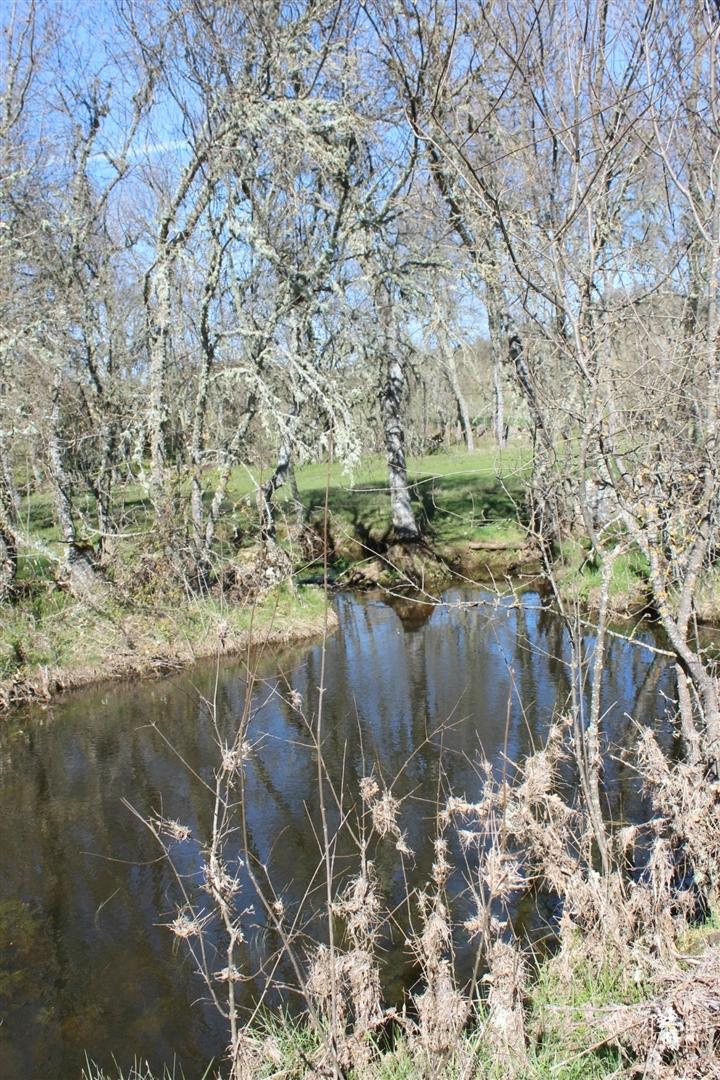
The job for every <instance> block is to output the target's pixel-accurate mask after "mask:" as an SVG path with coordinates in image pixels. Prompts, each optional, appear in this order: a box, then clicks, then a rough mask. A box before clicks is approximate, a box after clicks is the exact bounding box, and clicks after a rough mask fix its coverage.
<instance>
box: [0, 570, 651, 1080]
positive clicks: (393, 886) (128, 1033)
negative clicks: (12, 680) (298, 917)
mask: <svg viewBox="0 0 720 1080" xmlns="http://www.w3.org/2000/svg"><path fill="white" fill-rule="evenodd" d="M444 601H445V603H444V604H443V605H442V606H435V607H432V608H429V609H423V610H422V612H421V615H418V614H417V613H416V611H413V610H411V609H410V608H409V607H408V604H407V602H405V604H404V606H402V607H398V609H397V610H394V609H393V607H392V606H390V605H389V604H388V603H386V602H385V601H384V600H383V599H382V598H380V597H368V596H365V597H362V596H361V597H354V596H340V597H339V598H338V600H337V605H338V609H339V616H340V630H339V631H338V632H337V634H335V635H334V636H333V637H332V638H331V639H330V640H329V642H328V648H327V657H326V663H325V682H326V687H327V690H326V693H325V697H324V732H325V736H324V752H325V757H326V761H327V763H328V767H329V773H330V777H331V779H332V782H333V784H334V786H335V788H336V790H340V788H342V790H343V791H344V793H345V798H346V800H347V801H348V802H352V799H353V798H354V797H355V792H356V790H357V784H358V781H359V779H360V778H361V777H362V776H363V775H366V774H368V773H369V772H370V770H371V769H373V768H374V769H375V772H376V775H379V776H382V777H383V778H384V779H385V780H386V781H387V782H388V783H389V782H391V781H394V788H393V790H394V793H395V794H396V795H398V796H409V800H408V802H407V803H406V806H405V810H404V815H403V820H402V826H403V828H404V829H406V830H407V839H408V843H409V845H410V847H411V848H413V850H414V851H415V852H416V853H417V858H416V861H415V863H414V864H413V865H412V866H410V865H409V866H408V872H409V873H410V874H411V876H414V878H415V880H417V881H422V880H424V879H425V878H426V877H427V874H428V872H429V868H430V861H431V852H430V848H429V844H428V833H429V830H431V828H432V813H431V807H432V804H433V803H434V801H435V799H436V797H437V795H438V793H442V792H443V791H447V790H452V791H453V792H454V793H455V794H457V795H464V796H466V797H467V798H469V799H473V798H475V797H477V795H478V792H479V779H478V771H477V762H478V760H479V755H480V754H481V753H484V754H485V755H487V756H488V757H489V758H490V759H491V760H492V761H493V762H494V763H495V764H496V765H497V767H498V768H500V767H503V762H504V760H505V757H504V755H507V756H508V757H509V758H511V759H512V758H517V757H521V756H522V755H524V754H526V753H528V752H529V751H531V750H532V748H533V747H534V746H537V745H538V744H540V743H542V741H543V738H544V735H545V733H546V731H547V727H548V724H549V723H550V720H551V718H552V717H553V715H554V714H555V713H556V712H557V711H558V710H562V709H564V708H565V707H566V706H567V703H568V699H569V693H570V685H569V681H568V670H567V666H566V663H565V660H564V657H566V655H567V641H566V640H565V634H564V631H563V627H562V625H561V623H560V622H559V621H558V620H557V619H556V618H554V617H552V616H551V615H549V614H548V613H547V612H546V611H544V610H543V609H542V607H541V605H540V603H539V600H538V598H537V597H536V596H535V595H533V594H528V595H526V596H525V597H523V599H522V603H521V604H519V605H517V604H515V605H513V602H511V601H510V600H508V601H502V602H500V605H499V606H494V605H493V604H492V603H489V602H488V601H489V597H488V596H487V594H485V593H483V592H482V591H481V590H454V591H451V592H449V593H448V594H447V595H446V596H445V597H444ZM588 645H591V642H590V641H588ZM320 666H321V652H320V647H319V645H317V644H316V645H311V646H306V647H304V648H302V649H295V650H286V651H284V652H283V653H281V654H275V655H274V656H272V657H267V658H265V659H264V660H262V661H261V662H260V673H261V675H262V676H263V680H264V681H263V682H262V684H260V685H259V686H258V688H257V689H256V691H255V695H254V700H253V718H252V724H251V741H252V743H253V746H254V750H253V755H252V760H251V764H250V766H249V768H248V773H247V797H248V824H249V833H250V843H251V846H252V849H253V851H254V852H255V854H256V856H257V859H258V861H259V862H261V863H263V864H267V866H268V868H269V872H270V874H271V876H272V878H273V881H274V883H275V886H276V887H277V888H278V890H279V891H281V893H282V896H283V899H284V901H285V902H286V904H287V905H288V908H289V909H290V910H292V909H293V906H294V905H295V906H297V905H298V904H299V903H300V902H301V900H302V899H303V898H305V910H306V912H307V913H308V915H310V914H311V912H312V910H313V905H314V903H315V902H316V899H317V901H318V902H319V897H316V895H315V892H314V891H313V888H312V887H310V892H309V896H307V897H306V893H307V892H308V888H309V886H311V883H312V881H313V875H314V874H315V871H316V869H317V865H318V860H319V845H318V840H317V832H316V828H317V817H318V791H317V777H316V764H315V758H314V755H313V753H312V748H311V742H312V740H311V738H310V734H309V732H308V728H307V725H306V723H305V720H304V719H303V716H302V715H301V713H299V712H298V711H297V710H296V709H295V708H293V707H292V704H291V703H290V701H289V700H288V691H289V690H293V691H295V692H296V693H297V694H299V695H300V696H301V697H302V699H303V702H304V711H305V713H306V715H307V716H313V715H314V714H315V711H316V709H317V702H318V686H319V683H320ZM243 674H244V672H243V666H242V664H240V663H239V662H236V663H226V664H223V666H222V667H221V668H220V670H219V672H216V670H215V666H214V665H206V666H199V667H197V668H194V669H193V670H192V671H190V672H186V673H184V674H182V675H180V676H177V677H175V678H172V679H168V680H165V681H163V682H155V683H148V684H138V685H133V686H125V685H123V686H118V685H114V686H112V687H109V688H105V689H102V690H98V691H93V692H87V693H84V694H82V695H76V696H74V697H69V698H67V699H64V700H62V701H61V702H60V703H57V704H56V705H54V706H53V707H52V708H50V709H48V710H46V711H36V712H35V713H32V714H27V715H22V716H15V717H14V718H13V719H11V720H9V721H6V722H5V723H4V725H3V727H2V729H0V850H1V851H2V875H1V877H0V1012H1V1014H2V1024H1V1025H0V1077H3V1078H6V1077H7V1078H8V1080H13V1078H18V1080H19V1078H26V1077H35V1076H38V1077H39V1076H42V1077H44V1078H46V1080H53V1078H57V1080H60V1078H62V1080H66V1078H68V1077H73V1076H79V1074H80V1070H81V1067H82V1063H83V1061H84V1053H85V1051H86V1050H87V1051H88V1052H89V1053H90V1054H91V1055H92V1056H93V1057H94V1058H95V1059H96V1060H98V1061H100V1062H102V1063H103V1064H105V1065H110V1064H111V1061H112V1055H113V1054H114V1055H115V1056H116V1058H117V1060H118V1062H119V1063H120V1065H122V1066H125V1067H126V1066H127V1065H128V1064H129V1063H130V1062H131V1061H132V1059H133V1057H134V1056H135V1055H138V1056H142V1057H143V1058H148V1059H149V1061H150V1062H151V1064H152V1065H154V1066H156V1067H157V1066H158V1065H159V1064H161V1063H162V1062H171V1061H172V1060H173V1057H177V1059H178V1060H179V1061H180V1062H181V1063H182V1065H183V1067H184V1068H185V1070H186V1072H187V1074H188V1075H190V1076H192V1075H196V1074H197V1073H198V1070H199V1068H200V1066H201V1065H204V1064H206V1063H207V1061H208V1060H209V1058H210V1057H211V1056H213V1055H217V1054H220V1053H222V1049H223V1045H224V1033H223V1029H222V1025H221V1023H220V1022H219V1021H218V1019H217V1017H216V1016H215V1014H214V1012H213V1010H212V1008H211V1007H210V1006H209V1004H208V1003H207V1002H206V1001H204V1000H203V998H202V994H203V991H202V986H201V984H200V983H199V981H198V979H197V977H196V976H195V974H194V972H193V970H192V964H191V963H190V962H189V960H188V958H187V956H186V955H185V953H184V952H183V951H182V950H178V949H177V948H176V946H175V945H174V938H173V936H172V935H171V934H170V933H169V931H168V930H167V928H166V927H165V926H163V925H162V924H163V923H164V922H166V921H167V920H168V917H170V916H171V915H172V914H174V907H173V904H174V899H175V895H176V894H175V890H174V883H173V879H172V876H171V874H170V872H169V869H168V867H167V865H166V864H165V863H164V862H162V861H160V860H159V859H158V852H157V849H156V847H155V846H154V841H153V839H152V837H151V836H150V835H149V834H148V833H147V832H146V831H145V830H143V828H142V827H141V826H140V825H139V823H138V821H137V819H136V818H134V817H133V816H132V814H131V813H130V812H129V811H128V810H127V808H126V807H125V806H124V805H123V803H122V801H121V800H122V799H123V798H126V799H127V800H129V801H130V802H131V803H132V804H133V806H135V807H137V808H138V809H139V810H141V811H142V812H143V813H150V812H158V811H160V810H162V812H163V813H164V814H166V815H167V816H169V817H172V818H177V819H178V820H180V821H182V822H184V823H185V824H187V825H188V826H189V827H190V828H191V830H192V832H193V835H194V836H197V837H200V838H202V837H204V836H207V833H208V829H209V826H210V821H209V814H210V809H211V807H210V804H209V800H208V795H207V791H206V790H205V788H204V787H203V785H202V783H201V782H200V781H199V780H198V779H197V777H194V776H193V775H192V772H189V771H188V770H187V769H185V768H183V767H182V765H181V764H180V762H179V760H178V756H176V754H174V753H173V752H171V751H170V750H169V748H168V745H167V742H166V741H165V739H164V738H163V737H162V735H164V736H165V738H166V739H167V740H169V741H170V742H171V743H172V745H173V747H174V748H175V750H176V751H177V755H179V756H180V757H181V758H183V759H184V760H185V761H186V762H187V764H188V765H189V766H190V767H191V769H192V770H193V771H194V772H195V773H196V774H197V776H198V777H200V778H202V777H207V776H209V775H210V772H211V769H212V767H213V764H214V762H215V760H216V749H215V746H214V741H213V730H212V725H211V723H210V720H209V716H208V711H207V708H206V705H205V704H204V703H203V700H202V699H203V698H211V697H212V696H213V693H214V691H215V686H216V682H217V705H218V716H219V720H220V723H221V724H222V725H224V726H226V727H227V728H228V729H232V727H233V726H234V725H235V724H236V723H237V721H238V718H239V717H240V716H241V714H242V711H243V705H244V698H245V693H244V678H243ZM603 678H604V684H603V708H604V710H605V711H606V715H605V720H604V730H605V733H606V739H607V741H608V743H609V744H611V745H612V746H613V747H616V746H629V745H630V744H631V741H632V727H631V725H630V723H629V721H628V719H627V716H628V715H633V716H634V717H636V718H637V719H639V720H644V721H648V720H653V719H654V718H655V717H656V716H658V715H662V711H663V709H664V705H663V699H662V695H663V694H670V693H671V692H672V678H671V672H670V671H669V669H667V668H666V667H665V665H664V662H663V661H662V660H661V659H660V658H658V657H656V656H654V655H653V654H652V653H649V652H647V651H644V650H641V649H638V648H633V647H630V646H628V645H627V644H625V643H624V642H622V641H620V640H618V639H610V642H609V644H608V655H607V663H606V664H605V668H604V676H603ZM151 723H152V724H155V725H157V728H158V729H159V730H156V729H155V728H154V727H152V726H150V725H151ZM160 733H162V735H161V734H160ZM441 751H442V752H441ZM606 794H607V798H608V802H609V805H610V807H611V810H612V813H613V814H614V815H615V816H616V817H621V816H622V817H626V816H632V815H633V814H637V813H639V812H641V810H640V807H639V804H638V792H637V790H636V789H635V787H634V779H633V776H632V772H631V770H629V769H628V768H627V767H626V766H623V765H622V764H620V762H619V760H618V758H617V755H613V756H611V757H609V758H608V761H607V768H606ZM344 850H345V849H344V848H343V846H342V844H340V845H339V846H338V857H339V858H340V859H341V858H342V855H343V852H344ZM373 854H374V858H375V862H376V866H377V869H378V873H379V876H380V880H381V883H382V885H383V888H384V890H385V893H386V896H387V898H388V899H389V900H390V901H391V902H392V901H393V900H397V899H398V898H399V897H400V895H401V891H402V881H401V877H400V874H399V870H398V860H397V857H396V855H395V853H394V852H393V851H392V849H391V847H390V846H388V845H384V846H383V847H381V848H378V850H377V851H375V852H374V853H373ZM178 856H179V858H180V859H181V860H184V862H183V861H181V864H180V867H181V870H183V871H184V872H187V873H189V874H190V873H192V872H193V871H194V870H195V869H196V862H195V857H194V854H193V849H192V847H191V846H188V847H187V849H186V850H185V849H183V850H181V849H178ZM339 865H342V863H341V862H340V863H339ZM249 922H251V923H252V922H254V923H255V924H256V928H255V932H254V933H253V932H249V934H248V941H247V943H246V945H245V950H246V951H245V955H244V957H243V958H242V959H243V963H244V965H245V969H246V970H248V971H254V970H257V969H259V967H260V965H261V964H262V961H263V957H264V955H265V954H266V953H267V951H268V950H271V949H272V948H273V947H274V944H275V943H274V942H273V938H272V934H271V933H270V931H269V930H268V929H267V928H266V927H264V926H263V920H262V918H261V916H260V915H259V914H258V915H257V917H256V918H255V919H254V920H253V919H250V920H249ZM386 955H387V961H386V972H385V974H386V981H387V984H388V987H389V988H390V991H391V992H393V990H395V991H397V990H399V988H400V987H401V986H402V985H404V984H405V983H406V982H407V980H408V979H410V978H411V977H412V973H411V969H410V966H409V963H408V960H407V958H406V957H405V955H404V952H403V944H402V940H401V936H399V937H398V940H396V941H395V942H394V943H393V942H389V943H388V952H387V954H386ZM260 987H261V980H260V978H259V977H258V979H257V980H254V981H251V982H250V983H249V984H248V985H247V988H246V992H247V998H248V1000H250V999H251V998H252V996H253V995H256V994H257V993H258V992H259V989H260Z"/></svg>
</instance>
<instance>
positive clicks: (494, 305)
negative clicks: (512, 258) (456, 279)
mask: <svg viewBox="0 0 720 1080" xmlns="http://www.w3.org/2000/svg"><path fill="white" fill-rule="evenodd" d="M502 311H503V304H502V296H501V295H500V293H499V291H498V289H497V288H496V287H495V286H493V285H488V287H487V315H488V330H489V331H490V355H491V357H492V380H493V435H494V436H495V442H496V443H497V445H498V446H499V447H500V448H501V449H504V448H505V446H506V444H507V431H506V428H505V394H504V392H503V381H502V364H503V352H504V349H503V315H502Z"/></svg>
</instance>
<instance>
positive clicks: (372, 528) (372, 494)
mask: <svg viewBox="0 0 720 1080" xmlns="http://www.w3.org/2000/svg"><path fill="white" fill-rule="evenodd" d="M410 490H411V497H412V503H413V509H414V511H415V514H416V518H417V520H418V522H419V523H420V525H421V527H422V529H423V532H424V533H425V534H426V536H427V538H428V539H429V540H433V541H436V542H452V541H454V540H460V539H467V538H469V536H471V535H472V534H473V533H474V532H475V531H477V530H478V529H482V528H484V527H486V526H488V525H498V526H504V527H507V526H509V525H510V524H511V523H515V522H519V523H520V524H521V525H522V524H524V523H525V521H526V510H525V505H524V499H523V482H522V479H521V478H520V477H519V476H516V475H513V476H511V477H509V478H507V479H503V478H500V477H497V476H490V475H482V476H473V475H472V474H470V475H468V474H467V473H466V474H460V475H457V476H432V475H430V476H420V477H416V478H413V479H412V480H411V482H410ZM303 501H304V502H305V506H306V508H307V511H308V516H309V517H310V518H311V519H312V518H316V517H318V516H321V515H322V513H323V511H324V507H325V489H324V488H319V487H318V488H312V489H310V490H306V491H304V492H303ZM328 506H329V509H330V513H331V514H332V515H333V516H334V517H335V518H339V519H340V520H341V521H344V522H346V523H347V525H348V526H349V528H350V530H351V531H352V533H353V535H354V536H355V537H356V538H357V539H358V540H359V541H361V542H362V543H363V544H369V546H373V541H374V542H375V543H377V542H383V541H384V540H386V539H387V538H388V536H389V533H390V498H389V494H388V491H387V489H386V488H380V487H368V488H363V487H354V488H351V487H340V486H333V487H330V488H329V490H328Z"/></svg>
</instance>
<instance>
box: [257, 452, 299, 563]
mask: <svg viewBox="0 0 720 1080" xmlns="http://www.w3.org/2000/svg"><path fill="white" fill-rule="evenodd" d="M291 468H292V458H291V451H290V442H289V440H285V441H284V442H283V444H282V446H281V447H280V451H279V453H278V459H277V465H276V466H275V471H274V472H273V474H272V476H271V477H270V479H269V480H266V481H265V483H264V484H262V485H261V487H260V489H259V491H258V505H259V509H260V534H261V536H262V539H263V541H265V542H267V541H269V542H271V543H274V542H275V531H276V530H275V510H274V507H273V502H272V500H273V495H274V494H275V492H276V491H277V489H278V488H280V487H282V486H283V484H284V483H286V482H287V479H288V475H289V473H290V470H291Z"/></svg>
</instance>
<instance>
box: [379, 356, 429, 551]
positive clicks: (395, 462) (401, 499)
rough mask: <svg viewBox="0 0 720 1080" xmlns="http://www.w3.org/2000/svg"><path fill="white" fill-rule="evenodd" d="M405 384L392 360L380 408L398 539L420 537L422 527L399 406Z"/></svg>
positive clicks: (397, 365) (401, 373)
mask: <svg viewBox="0 0 720 1080" xmlns="http://www.w3.org/2000/svg"><path fill="white" fill-rule="evenodd" d="M404 388H405V377H404V374H403V370H402V367H401V365H400V364H399V363H398V361H397V360H389V361H388V365H387V369H386V377H385V383H384V386H383V388H382V392H381V395H380V408H381V412H382V419H383V430H384V433H385V449H386V451H387V463H388V480H389V487H390V506H391V509H392V524H393V532H394V534H395V536H396V537H397V539H398V540H418V539H419V538H420V530H419V529H418V527H417V523H416V521H415V515H414V514H413V509H412V505H411V502H410V492H409V490H408V482H407V465H406V463H405V432H404V431H403V426H402V418H401V410H400V405H401V401H402V395H403V390H404Z"/></svg>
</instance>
